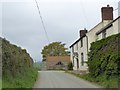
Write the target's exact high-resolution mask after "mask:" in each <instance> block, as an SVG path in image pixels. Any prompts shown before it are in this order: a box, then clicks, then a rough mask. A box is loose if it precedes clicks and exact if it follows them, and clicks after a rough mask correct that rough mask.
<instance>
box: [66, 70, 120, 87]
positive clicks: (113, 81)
mask: <svg viewBox="0 0 120 90" xmlns="http://www.w3.org/2000/svg"><path fill="white" fill-rule="evenodd" d="M66 72H67V73H70V74H72V75H75V76H77V77H79V78H82V79H85V80H87V81H90V82H92V83H94V84H97V85H100V86H101V88H102V87H103V88H118V86H119V85H118V78H117V77H112V78H110V79H109V80H107V79H106V77H105V76H103V75H102V76H99V77H97V78H93V77H91V76H90V75H89V74H85V75H80V74H75V73H73V72H69V71H66Z"/></svg>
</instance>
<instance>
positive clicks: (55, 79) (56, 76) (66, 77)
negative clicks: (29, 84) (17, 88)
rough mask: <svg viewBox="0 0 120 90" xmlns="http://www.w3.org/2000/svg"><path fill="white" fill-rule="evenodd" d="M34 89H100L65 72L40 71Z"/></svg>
mask: <svg viewBox="0 0 120 90" xmlns="http://www.w3.org/2000/svg"><path fill="white" fill-rule="evenodd" d="M34 88H100V87H98V86H97V85H94V84H92V83H90V82H88V81H85V80H83V79H80V78H78V77H76V76H74V75H71V74H68V73H65V72H64V71H39V75H38V79H37V81H36V83H35V85H34Z"/></svg>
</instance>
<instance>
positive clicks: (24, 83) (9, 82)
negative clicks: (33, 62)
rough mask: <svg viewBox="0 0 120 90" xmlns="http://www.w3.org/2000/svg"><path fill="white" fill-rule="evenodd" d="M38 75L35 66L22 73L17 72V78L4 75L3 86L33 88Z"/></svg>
mask: <svg viewBox="0 0 120 90" xmlns="http://www.w3.org/2000/svg"><path fill="white" fill-rule="evenodd" d="M37 75H38V73H37V70H36V69H33V68H32V69H29V70H28V71H27V72H24V73H22V74H17V75H16V77H15V78H13V77H12V76H11V75H7V76H6V77H3V81H2V88H33V85H34V83H35V81H36V78H37Z"/></svg>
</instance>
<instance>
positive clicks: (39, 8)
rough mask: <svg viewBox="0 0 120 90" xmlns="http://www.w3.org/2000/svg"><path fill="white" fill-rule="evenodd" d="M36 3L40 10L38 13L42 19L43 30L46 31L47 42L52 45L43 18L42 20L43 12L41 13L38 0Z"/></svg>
mask: <svg viewBox="0 0 120 90" xmlns="http://www.w3.org/2000/svg"><path fill="white" fill-rule="evenodd" d="M35 2H36V6H37V9H38V13H39V16H40V19H41V22H42V26H43V29H44V31H45V35H46V38H47V41H48V43H50V40H49V37H48V34H47V31H46V28H45V24H44V21H43V18H42V15H41V11H40V8H39V5H38V2H37V0H35Z"/></svg>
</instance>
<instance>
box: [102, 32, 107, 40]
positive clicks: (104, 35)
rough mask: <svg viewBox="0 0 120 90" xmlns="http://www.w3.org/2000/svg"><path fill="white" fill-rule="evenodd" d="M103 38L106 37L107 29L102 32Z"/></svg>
mask: <svg viewBox="0 0 120 90" xmlns="http://www.w3.org/2000/svg"><path fill="white" fill-rule="evenodd" d="M102 38H106V30H105V31H103V32H102Z"/></svg>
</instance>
